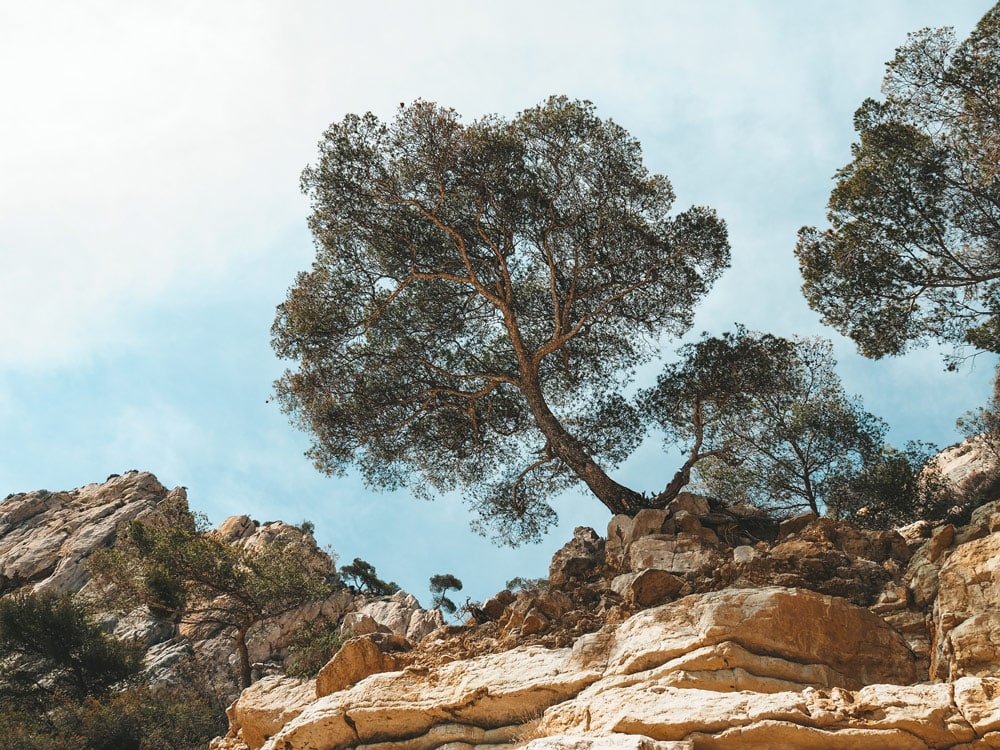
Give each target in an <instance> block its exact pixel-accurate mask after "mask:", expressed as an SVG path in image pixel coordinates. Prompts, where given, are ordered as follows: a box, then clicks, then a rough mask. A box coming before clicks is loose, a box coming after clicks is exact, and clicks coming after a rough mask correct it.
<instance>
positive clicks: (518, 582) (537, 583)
mask: <svg viewBox="0 0 1000 750" xmlns="http://www.w3.org/2000/svg"><path fill="white" fill-rule="evenodd" d="M548 587H549V579H548V578H523V577H522V576H515V577H514V578H511V579H510V580H509V581H507V583H505V584H504V588H505V589H507V590H508V591H513V592H514V593H515V594H516V593H517V592H518V591H526V592H528V593H536V592H539V591H545V590H546V589H548Z"/></svg>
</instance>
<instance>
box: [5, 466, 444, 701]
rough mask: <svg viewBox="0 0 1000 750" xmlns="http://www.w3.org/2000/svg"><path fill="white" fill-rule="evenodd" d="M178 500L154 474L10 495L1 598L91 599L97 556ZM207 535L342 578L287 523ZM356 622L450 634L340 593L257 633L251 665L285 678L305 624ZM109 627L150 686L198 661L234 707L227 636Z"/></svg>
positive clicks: (152, 622) (403, 612)
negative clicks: (134, 653)
mask: <svg viewBox="0 0 1000 750" xmlns="http://www.w3.org/2000/svg"><path fill="white" fill-rule="evenodd" d="M175 500H181V501H183V502H185V503H186V502H187V495H186V491H185V490H184V488H183V487H175V488H174V489H171V490H168V489H167V488H165V487H164V486H163V485H162V484H161V483H160V482H159V481H158V480H157V478H156V477H155V476H153V475H152V474H150V473H148V472H138V471H130V472H127V473H125V474H123V475H120V476H119V475H112V476H110V477H108V479H107V480H106V481H105V482H103V483H100V484H90V485H87V486H85V487H82V488H79V489H76V490H71V491H67V492H48V491H45V490H39V491H36V492H29V493H22V494H13V495H9V496H8V497H7V498H6V499H5V500H4V501H2V502H0V595H3V594H7V593H11V592H13V591H17V590H21V589H29V590H32V591H35V592H51V593H55V594H66V593H81V592H82V593H83V594H84V595H85V596H86V595H89V594H90V593H91V589H92V584H90V572H89V569H88V567H87V561H88V558H89V557H90V556H91V554H93V553H94V552H95V551H96V550H98V549H102V548H106V547H109V546H111V545H112V544H113V543H114V541H115V539H116V536H117V530H118V527H119V526H120V525H121V524H123V523H126V522H129V521H133V520H137V519H143V518H145V517H147V516H150V515H151V514H154V513H155V512H156V510H157V508H158V507H159V506H160V505H161V504H162V503H164V502H166V501H175ZM209 533H211V534H213V535H214V536H215V537H216V538H217V539H219V540H220V541H222V542H225V543H226V544H232V545H241V546H246V547H250V548H254V547H261V546H265V545H270V544H274V543H275V542H276V541H282V542H287V543H293V544H303V545H305V546H306V547H307V549H308V550H309V551H310V553H311V554H312V555H313V558H314V559H315V562H316V566H317V569H319V570H324V571H328V572H329V573H331V574H332V573H333V572H334V567H333V562H332V560H331V559H330V558H329V556H328V555H327V554H326V553H325V552H324V551H322V550H321V549H319V548H318V547H317V545H316V542H315V540H314V539H313V538H312V536H311V535H310V534H308V533H306V532H305V531H303V530H302V529H300V528H298V527H296V526H292V525H290V524H287V523H284V522H282V521H272V522H268V523H264V524H261V523H258V522H256V521H254V520H252V519H251V518H250V517H249V516H246V515H241V516H233V517H231V518H228V519H226V520H224V521H223V522H222V523H221V524H219V526H218V528H216V529H214V530H212V531H210V532H209ZM352 615H354V616H356V617H358V618H360V619H361V620H362V621H364V622H366V623H370V629H371V632H375V631H380V632H383V633H388V634H390V635H392V636H393V637H395V638H399V639H405V638H407V637H409V638H411V639H416V640H419V639H420V638H422V637H423V636H424V635H426V634H427V633H429V632H431V631H433V630H435V629H436V628H438V627H440V626H441V625H442V624H443V622H442V619H441V613H440V612H438V611H437V610H431V611H427V610H424V609H422V608H421V607H420V604H419V602H418V601H417V600H416V599H415V598H414V597H413V596H410V595H409V594H406V593H405V592H400V593H399V594H397V595H395V596H393V597H382V598H371V597H361V596H356V595H354V594H352V593H351V592H350V591H348V590H347V589H340V590H337V591H335V592H333V594H332V595H331V596H330V597H328V598H327V599H326V600H324V601H317V602H313V603H311V604H308V605H306V606H304V607H300V608H298V609H295V610H292V611H289V612H286V613H284V614H283V615H281V616H280V617H276V618H272V619H270V620H267V621H264V622H262V623H259V624H258V625H257V626H256V627H255V628H253V629H252V630H251V632H250V633H249V635H248V639H247V645H248V648H249V652H250V659H251V661H252V662H254V663H256V664H257V666H258V671H259V672H266V671H269V670H280V669H281V668H282V663H283V661H284V659H285V658H286V656H287V655H288V648H289V643H290V640H291V638H292V635H293V633H294V632H295V630H296V629H297V628H298V627H299V626H300V625H301V624H302V623H303V622H309V621H313V620H317V619H320V618H325V619H329V620H333V621H335V622H336V621H341V620H343V619H344V618H345V617H349V616H352ZM103 624H104V625H105V627H106V628H107V629H108V630H109V631H110V632H112V633H113V634H114V635H115V636H116V637H118V638H120V639H122V640H126V641H130V642H135V643H140V644H142V646H143V647H144V648H146V649H147V652H146V669H147V674H148V676H149V678H150V679H151V681H153V682H169V681H171V680H172V679H173V678H174V674H175V670H176V668H177V667H178V665H180V664H182V663H184V662H187V661H190V660H191V659H192V658H195V657H197V658H198V659H199V660H200V662H201V664H202V666H201V671H202V672H203V673H206V674H209V675H211V676H212V679H213V682H214V683H215V684H216V687H217V688H218V689H219V690H220V691H222V692H223V693H224V694H231V695H232V696H233V697H234V698H235V697H236V695H237V694H238V689H237V688H236V683H235V682H234V681H233V672H234V669H235V665H236V660H237V655H236V645H235V642H234V640H233V638H232V634H231V633H230V632H228V631H227V630H226V629H225V627H223V626H220V625H219V624H217V623H209V622H200V623H199V622H182V623H180V624H178V623H176V622H172V621H167V620H164V619H159V618H156V617H153V616H152V615H150V613H149V612H148V611H147V610H146V609H145V608H139V609H137V610H135V611H133V612H130V613H127V614H125V615H121V614H120V613H108V614H107V615H106V616H105V618H104V623H103ZM348 629H349V628H348ZM310 689H312V688H310Z"/></svg>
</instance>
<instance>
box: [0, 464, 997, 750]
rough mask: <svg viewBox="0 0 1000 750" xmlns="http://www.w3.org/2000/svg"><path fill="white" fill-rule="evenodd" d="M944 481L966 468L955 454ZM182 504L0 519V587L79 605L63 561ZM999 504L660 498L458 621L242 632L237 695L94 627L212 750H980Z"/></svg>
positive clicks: (108, 505)
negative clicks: (319, 657) (183, 708)
mask: <svg viewBox="0 0 1000 750" xmlns="http://www.w3.org/2000/svg"><path fill="white" fill-rule="evenodd" d="M940 462H941V466H942V468H943V470H944V472H945V474H946V475H948V476H949V477H951V478H952V479H954V480H956V481H957V480H961V481H968V477H969V476H970V475H974V474H975V473H977V472H980V471H982V469H983V468H984V465H983V458H982V457H981V456H979V455H978V454H977V453H976V451H975V450H974V449H973V448H970V447H969V446H962V447H959V448H956V449H954V450H952V451H950V452H948V453H946V454H944V455H942V457H941V459H940ZM168 498H172V499H174V500H177V499H178V498H181V499H183V498H184V490H183V489H182V488H175V489H172V490H168V489H167V488H165V487H163V486H162V485H161V484H160V483H159V481H158V480H157V479H156V478H155V477H154V476H153V475H152V474H148V473H140V472H130V473H128V474H125V475H123V476H112V477H110V478H109V479H108V480H107V481H106V482H104V483H100V484H93V485H88V486H87V487H83V488H80V489H78V490H73V491H68V492H46V491H38V492H33V493H27V494H19V495H12V496H9V497H8V498H7V499H6V500H4V501H3V502H2V503H0V586H2V589H0V591H2V593H3V594H8V593H11V592H13V591H16V590H33V591H39V592H41V591H49V592H55V593H79V594H81V595H83V596H87V595H90V594H93V583H92V582H91V580H90V578H89V573H88V568H87V559H88V558H89V556H90V555H91V554H92V553H93V552H94V551H95V550H97V549H101V548H103V547H106V546H107V545H110V544H112V543H113V542H114V539H115V535H116V529H117V528H118V526H119V524H121V523H122V522H124V521H128V520H132V519H137V518H138V519H141V518H143V517H144V516H146V515H148V514H152V513H155V512H156V509H157V508H158V507H159V505H160V504H161V503H163V502H165V501H166V500H167V499H168ZM209 533H211V534H213V535H214V536H215V537H216V538H218V539H220V540H222V541H224V542H225V543H226V544H233V545H267V544H270V543H273V542H274V540H278V539H282V540H285V541H286V542H287V541H289V540H291V541H292V542H294V543H295V544H302V545H306V546H307V547H308V548H309V549H311V550H312V552H313V554H315V555H316V556H317V559H318V560H320V561H321V564H323V565H328V566H332V564H333V563H332V561H331V560H330V559H329V558H328V557H327V556H326V553H325V552H323V551H322V550H320V549H318V548H317V547H316V544H315V541H314V540H313V539H312V537H311V534H309V532H308V530H303V529H300V528H297V527H294V526H290V525H288V524H285V523H282V522H280V521H279V522H270V523H265V524H260V523H258V522H256V521H253V520H252V519H250V518H249V517H247V516H236V517H233V518H230V519H227V520H226V521H225V522H223V523H222V524H220V526H219V527H218V528H216V529H214V530H212V531H210V532H209ZM998 569H1000V502H997V501H993V502H990V503H987V504H984V505H982V506H981V507H979V508H977V509H976V510H975V511H974V512H973V513H972V516H971V521H970V522H969V523H968V524H965V525H961V526H955V525H951V524H945V525H941V526H938V527H931V526H930V525H928V524H917V525H914V526H912V527H909V528H907V529H903V530H900V531H899V532H896V531H869V530H863V529H858V528H855V527H852V526H850V525H848V524H845V523H841V522H835V521H833V520H831V519H828V518H816V517H815V516H813V515H809V514H807V515H803V516H799V517H796V518H791V519H788V520H786V521H784V522H782V523H781V524H777V523H775V522H773V521H771V520H769V519H768V518H767V517H766V516H763V515H761V514H760V513H758V512H755V511H754V509H752V508H749V507H743V508H732V507H725V506H722V505H720V504H718V503H716V502H714V501H710V500H708V499H706V498H703V497H700V496H698V495H694V494H689V493H683V494H681V495H680V496H679V497H678V498H677V499H676V500H675V501H674V502H672V503H671V505H670V506H669V507H668V508H667V509H665V510H662V511H656V510H646V511H642V512H640V513H639V514H638V515H637V516H635V517H634V518H629V517H626V516H615V517H613V518H612V519H611V520H610V522H609V524H608V527H607V529H606V530H605V532H604V535H603V536H601V535H599V534H598V533H597V532H596V531H594V530H593V529H587V528H578V529H577V530H576V532H575V534H574V538H573V539H572V540H570V541H569V542H568V543H567V544H566V545H565V546H564V547H563V548H562V549H561V550H559V551H558V552H557V553H556V555H555V556H554V557H553V560H552V564H551V567H550V570H549V577H548V581H547V583H545V584H543V583H541V582H526V584H525V586H524V587H523V588H522V589H521V590H518V591H502V592H500V593H498V594H497V595H496V596H494V597H493V598H491V599H489V600H488V601H486V602H483V603H481V605H480V606H479V607H477V608H474V609H472V610H471V611H470V617H469V620H468V622H467V623H466V624H465V625H458V626H455V625H453V626H446V625H443V624H442V620H441V617H440V613H438V612H436V611H433V610H432V611H425V610H422V609H420V608H419V606H418V604H417V602H416V600H415V599H414V598H413V597H412V596H410V595H409V594H406V593H405V592H399V593H397V594H395V595H393V596H392V597H381V598H372V597H364V596H358V595H356V594H353V593H351V592H350V591H348V590H345V589H339V590H337V591H335V592H334V593H333V594H332V595H331V596H330V597H329V598H328V599H327V600H325V601H323V602H318V603H316V604H314V605H309V606H308V607H305V608H301V609H299V610H297V611H295V612H292V613H288V614H287V615H285V616H282V617H281V618H278V619H277V620H275V621H272V622H269V623H267V624H266V626H261V627H259V628H258V629H257V630H255V631H254V632H253V633H251V636H250V638H249V645H250V648H251V653H252V658H253V660H254V663H255V674H254V676H255V680H256V681H255V682H254V684H253V685H251V687H250V688H248V689H246V690H245V691H243V692H242V694H240V693H239V691H238V690H237V688H236V686H235V682H234V681H233V660H234V658H235V657H234V645H233V640H232V638H231V637H230V634H227V633H226V632H224V630H223V629H220V628H219V627H218V626H212V625H211V624H209V623H201V624H198V623H195V624H192V623H177V622H171V621H169V620H164V619H162V618H157V617H154V616H152V615H151V614H150V613H149V612H148V611H145V610H138V611H134V612H131V613H129V614H127V615H125V616H122V615H114V614H111V613H109V614H108V615H107V620H106V628H107V629H108V630H109V631H111V632H113V633H114V634H115V635H116V636H117V637H119V638H122V639H125V640H131V641H135V642H140V643H142V644H143V645H144V646H145V647H146V648H147V651H146V665H147V670H148V675H149V676H150V678H151V679H152V680H153V682H154V683H159V684H169V683H170V681H171V680H172V679H176V674H177V669H178V668H179V666H180V665H182V664H185V663H190V662H191V660H192V659H194V660H195V661H196V663H198V664H200V665H201V667H200V668H201V669H203V670H205V672H206V673H208V674H210V675H211V676H212V679H213V680H214V682H215V684H216V685H217V686H219V689H221V690H223V692H224V693H226V694H228V695H229V696H230V699H231V700H233V703H232V705H231V706H230V708H229V710H228V712H227V713H228V718H229V725H230V726H229V732H228V734H227V736H225V737H220V738H217V739H216V740H215V741H214V742H213V743H212V747H213V748H214V749H215V750H247V748H251V749H252V750H257V748H266V750H306V749H309V750H321V749H325V750H334V749H335V748H348V747H365V748H372V749H373V750H374V748H378V749H379V750H389V748H400V749H401V750H423V749H428V750H429V749H431V748H439V747H447V748H449V749H451V748H456V749H457V748H471V747H515V746H526V747H531V748H533V749H534V750H541V749H542V748H566V749H568V748H573V749H574V750H577V749H579V750H584V749H586V748H595V749H597V748H636V749H638V748H644V749H645V748H650V749H655V750H670V749H672V748H673V749H678V750H679V749H680V748H694V749H696V750H701V749H702V748H753V747H760V748H765V747H766V748H774V747H788V748H873V749H874V748H879V749H882V748H949V749H950V748H955V749H958V748H963V749H968V750H973V749H978V748H991V747H1000V658H998V654H997V650H996V649H997V647H996V645H995V644H997V643H1000V576H998V574H997V571H998ZM320 618H329V619H332V620H334V621H339V622H340V623H341V624H342V628H343V631H344V632H345V633H347V634H348V635H351V636H353V637H351V638H350V639H349V640H347V641H346V642H345V643H344V645H343V647H342V648H341V649H340V650H339V651H338V652H337V653H336V655H335V656H334V657H333V659H332V660H331V661H330V662H329V663H327V664H326V666H325V667H323V669H322V670H321V671H320V672H319V674H318V675H317V677H316V678H314V679H305V678H294V677H289V676H287V675H286V673H285V669H286V658H287V656H288V647H289V642H290V638H291V637H292V633H293V632H294V631H295V629H296V627H297V626H299V625H300V624H301V623H302V622H306V621H310V620H317V619H320Z"/></svg>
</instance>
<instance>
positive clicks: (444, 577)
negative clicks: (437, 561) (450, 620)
mask: <svg viewBox="0 0 1000 750" xmlns="http://www.w3.org/2000/svg"><path fill="white" fill-rule="evenodd" d="M430 587H431V594H433V595H434V607H435V608H436V609H440V610H441V611H442V612H447V613H448V614H449V615H453V614H455V610H456V609H457V607H456V605H455V602H453V601H452V600H451V599H449V598H448V596H447V592H448V591H449V590H452V589H454V590H455V591H461V590H462V582H461V581H460V580H458V579H457V578H456V577H455V576H453V575H452V574H451V573H439V574H437V575H433V576H431V583H430Z"/></svg>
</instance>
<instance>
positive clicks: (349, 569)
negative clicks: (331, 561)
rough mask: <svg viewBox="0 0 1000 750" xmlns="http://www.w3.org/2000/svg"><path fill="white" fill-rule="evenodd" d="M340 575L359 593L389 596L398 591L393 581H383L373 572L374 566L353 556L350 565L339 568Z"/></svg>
mask: <svg viewBox="0 0 1000 750" xmlns="http://www.w3.org/2000/svg"><path fill="white" fill-rule="evenodd" d="M340 577H341V578H342V579H344V581H346V582H347V584H348V586H349V587H350V588H351V589H353V590H354V591H355V592H356V593H359V594H371V595H372V596H390V595H392V594H395V593H396V592H397V591H399V586H398V585H397V584H396V583H394V582H393V581H383V580H382V579H381V578H379V577H378V574H377V573H376V572H375V566H374V565H372V564H371V563H370V562H365V561H364V560H362V559H361V558H360V557H355V558H354V562H353V563H351V564H350V565H343V566H341V568H340Z"/></svg>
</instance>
